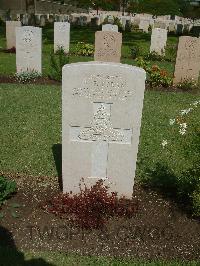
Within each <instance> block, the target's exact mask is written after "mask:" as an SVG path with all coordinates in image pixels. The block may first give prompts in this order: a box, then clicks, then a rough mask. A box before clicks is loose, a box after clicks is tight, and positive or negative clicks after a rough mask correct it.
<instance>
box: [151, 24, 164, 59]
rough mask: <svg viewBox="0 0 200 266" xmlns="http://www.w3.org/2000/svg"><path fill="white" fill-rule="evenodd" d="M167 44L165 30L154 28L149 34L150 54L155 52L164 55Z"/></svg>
mask: <svg viewBox="0 0 200 266" xmlns="http://www.w3.org/2000/svg"><path fill="white" fill-rule="evenodd" d="M166 44H167V30H165V29H158V28H155V29H153V30H152V34H151V47H150V52H155V53H157V54H159V55H164V54H165V47H166Z"/></svg>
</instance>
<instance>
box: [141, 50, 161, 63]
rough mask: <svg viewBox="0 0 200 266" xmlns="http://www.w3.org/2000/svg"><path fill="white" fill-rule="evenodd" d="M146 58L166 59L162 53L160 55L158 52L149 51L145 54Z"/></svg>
mask: <svg viewBox="0 0 200 266" xmlns="http://www.w3.org/2000/svg"><path fill="white" fill-rule="evenodd" d="M144 59H145V60H151V61H164V60H165V57H164V56H162V55H159V54H158V53H156V52H151V53H148V54H146V55H145V56H144Z"/></svg>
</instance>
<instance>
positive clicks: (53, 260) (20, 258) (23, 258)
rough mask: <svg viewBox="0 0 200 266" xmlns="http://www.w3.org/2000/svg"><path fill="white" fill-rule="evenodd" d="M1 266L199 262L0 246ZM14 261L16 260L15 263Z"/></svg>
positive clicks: (161, 265)
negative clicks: (39, 250)
mask: <svg viewBox="0 0 200 266" xmlns="http://www.w3.org/2000/svg"><path fill="white" fill-rule="evenodd" d="M0 259H1V260H0V265H1V266H13V265H15V266H23V265H30V266H65V265H69V266H72V265H80V266H87V265H91V266H92V265H94V266H108V265H113V266H122V265H127V266H198V265H199V262H188V263H187V262H177V261H173V262H159V261H152V262H145V261H143V260H140V261H139V260H133V259H130V260H128V259H117V258H104V257H91V256H88V257H86V256H79V255H69V254H64V253H55V252H37V253H33V252H25V253H22V252H20V251H17V250H12V249H8V248H1V247H0ZM13 262H15V263H14V264H13Z"/></svg>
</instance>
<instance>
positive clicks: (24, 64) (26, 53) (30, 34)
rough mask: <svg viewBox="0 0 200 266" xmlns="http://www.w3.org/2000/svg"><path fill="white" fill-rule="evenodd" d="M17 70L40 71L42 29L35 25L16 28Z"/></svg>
mask: <svg viewBox="0 0 200 266" xmlns="http://www.w3.org/2000/svg"><path fill="white" fill-rule="evenodd" d="M16 65H17V72H18V73H19V72H26V71H28V72H32V71H37V72H38V73H42V29H41V28H37V27H30V26H25V27H20V28H16Z"/></svg>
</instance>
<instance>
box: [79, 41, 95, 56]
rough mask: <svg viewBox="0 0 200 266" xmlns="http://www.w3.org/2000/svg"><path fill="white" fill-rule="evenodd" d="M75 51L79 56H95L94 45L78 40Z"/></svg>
mask: <svg viewBox="0 0 200 266" xmlns="http://www.w3.org/2000/svg"><path fill="white" fill-rule="evenodd" d="M74 53H75V55H77V56H93V55H94V45H92V44H89V43H84V42H78V43H77V45H76V46H75V49H74Z"/></svg>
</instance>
